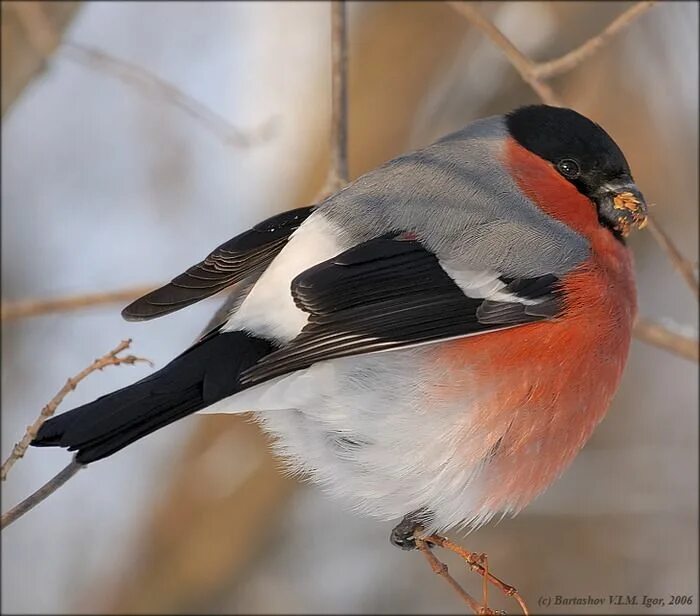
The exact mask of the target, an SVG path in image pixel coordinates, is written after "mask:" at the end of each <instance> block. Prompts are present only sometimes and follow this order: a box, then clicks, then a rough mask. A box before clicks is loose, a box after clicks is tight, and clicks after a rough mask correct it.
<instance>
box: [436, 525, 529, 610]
mask: <svg viewBox="0 0 700 616" xmlns="http://www.w3.org/2000/svg"><path fill="white" fill-rule="evenodd" d="M423 540H424V541H427V542H428V543H429V544H430V543H432V544H434V545H437V546H439V547H441V548H443V549H445V550H449V551H450V552H453V553H454V554H457V555H458V556H459V557H460V558H462V559H463V560H464V562H466V563H467V565H468V566H469V568H470V569H471V570H472V571H476V572H477V573H478V574H479V575H481V576H483V577H484V579H486V580H488V581H489V582H490V583H491V584H493V585H494V586H495V587H496V588H498V589H499V590H500V591H501V592H502V593H503V594H504V595H506V596H508V597H513V598H514V599H515V600H516V601H517V602H518V605H520V609H521V610H522V611H523V614H524V615H525V616H528V614H529V612H528V609H527V605H526V604H525V600H524V599H523V598H522V596H521V595H520V593H518V591H517V590H516V589H515V588H514V587H513V586H511V585H510V584H506V583H505V582H504V581H503V580H501V579H500V578H498V577H496V576H495V575H493V574H492V573H491V572H489V570H488V569H487V568H486V567H485V566H484V565H483V564H482V562H480V561H479V560H478V558H477V555H476V554H474V553H473V552H470V551H468V550H465V549H464V548H463V547H461V546H459V545H457V544H456V543H454V542H453V541H450V540H449V539H447V538H446V537H443V536H442V535H436V534H434V535H428V536H427V537H423ZM484 556H485V555H484Z"/></svg>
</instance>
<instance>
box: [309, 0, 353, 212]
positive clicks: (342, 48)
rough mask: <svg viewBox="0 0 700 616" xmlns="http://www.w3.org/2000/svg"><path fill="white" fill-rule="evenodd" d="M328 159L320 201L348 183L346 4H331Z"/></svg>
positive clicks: (342, 0)
mask: <svg viewBox="0 0 700 616" xmlns="http://www.w3.org/2000/svg"><path fill="white" fill-rule="evenodd" d="M331 89H332V93H331V157H330V166H329V168H328V175H327V176H326V181H325V183H324V185H323V188H322V189H321V192H320V193H319V195H318V196H317V197H316V199H315V200H316V201H320V200H322V199H324V198H325V197H327V196H328V195H329V194H332V193H334V192H336V191H337V190H340V189H341V188H342V187H343V186H345V184H347V183H348V28H347V7H346V5H345V0H333V2H331Z"/></svg>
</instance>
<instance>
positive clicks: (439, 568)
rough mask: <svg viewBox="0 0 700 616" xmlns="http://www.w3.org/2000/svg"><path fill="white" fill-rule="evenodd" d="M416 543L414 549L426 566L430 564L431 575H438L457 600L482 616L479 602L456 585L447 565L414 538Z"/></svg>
mask: <svg viewBox="0 0 700 616" xmlns="http://www.w3.org/2000/svg"><path fill="white" fill-rule="evenodd" d="M415 542H416V548H418V550H419V551H420V553H421V554H423V556H425V559H426V560H427V561H428V564H430V568H431V569H432V570H433V573H435V574H436V575H439V576H440V577H442V578H443V579H444V580H445V581H446V582H447V583H448V584H449V585H450V588H452V590H454V591H455V593H457V595H459V598H460V599H462V601H464V603H466V604H467V605H468V606H469V609H471V610H472V612H474V613H475V614H482V613H483V612H482V609H481V605H480V604H479V602H478V601H477V600H476V599H475V598H474V597H472V596H471V595H470V594H469V593H468V592H467V591H466V590H464V589H463V588H462V587H461V586H460V585H459V584H458V583H457V580H455V579H454V578H453V577H452V576H451V575H450V574H449V572H448V569H447V565H446V564H445V563H443V562H442V561H440V560H439V559H438V558H437V557H436V556H435V554H433V552H432V550H431V549H430V547H429V545H428V544H427V543H426V542H425V541H424V540H423V539H420V538H418V537H416V538H415Z"/></svg>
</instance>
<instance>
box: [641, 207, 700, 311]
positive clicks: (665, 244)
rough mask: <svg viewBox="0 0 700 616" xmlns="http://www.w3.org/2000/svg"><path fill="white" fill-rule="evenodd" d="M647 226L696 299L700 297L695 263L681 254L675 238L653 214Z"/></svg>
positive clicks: (649, 217) (648, 217) (648, 218)
mask: <svg viewBox="0 0 700 616" xmlns="http://www.w3.org/2000/svg"><path fill="white" fill-rule="evenodd" d="M647 226H648V227H649V231H650V232H651V234H652V235H653V236H654V239H655V240H656V242H657V243H658V244H659V246H661V249H662V250H663V251H664V252H665V253H666V256H667V257H668V258H669V260H670V261H671V264H672V265H673V267H674V268H676V271H678V273H679V274H680V275H681V276H682V277H683V280H685V282H686V284H687V285H688V287H689V288H690V290H691V291H692V292H693V295H695V299H698V295H699V290H698V279H697V277H696V276H695V266H694V265H693V263H692V262H691V261H690V260H689V259H686V258H685V257H684V256H683V255H682V254H681V251H680V250H678V248H676V245H675V244H674V243H673V240H671V238H670V237H669V236H668V235H667V233H666V232H665V231H664V230H663V228H662V227H661V225H659V223H658V222H657V221H656V220H655V219H654V218H652V217H651V216H647Z"/></svg>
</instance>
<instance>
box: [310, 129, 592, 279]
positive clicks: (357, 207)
mask: <svg viewBox="0 0 700 616" xmlns="http://www.w3.org/2000/svg"><path fill="white" fill-rule="evenodd" d="M506 136H507V133H506V128H505V123H504V120H503V117H502V116H494V117H491V118H486V119H483V120H479V121H476V122H473V123H471V124H469V125H468V126H467V127H465V128H463V129H462V130H460V131H457V132H455V133H452V134H450V135H447V136H446V137H443V138H442V139H440V140H439V141H437V142H436V143H434V144H432V145H430V146H428V147H426V148H423V149H421V150H417V151H415V152H412V153H409V154H405V155H403V156H400V157H398V158H395V159H393V160H391V161H389V162H388V163H386V164H384V165H382V166H381V167H379V168H377V169H375V170H373V171H370V172H369V173H367V174H365V175H363V176H361V177H360V178H358V179H357V180H356V181H355V182H353V183H352V184H350V185H348V186H347V187H345V188H344V189H343V190H341V191H339V192H338V193H336V194H334V195H331V196H330V197H329V198H328V199H326V201H324V202H323V203H322V204H321V206H320V208H319V210H320V211H321V212H322V213H323V214H324V215H326V216H327V217H328V218H329V219H331V220H332V221H334V222H335V223H336V224H338V226H339V227H340V228H341V229H342V230H343V232H344V233H346V234H347V237H346V238H344V239H345V240H346V241H347V243H348V245H352V244H354V243H357V242H361V241H365V240H369V239H372V238H374V237H377V236H380V235H383V234H385V233H389V232H392V231H398V230H411V231H415V232H416V233H417V234H418V236H419V238H420V239H421V241H422V242H423V244H424V245H425V246H426V247H427V248H429V249H430V250H432V251H433V252H435V253H436V254H437V255H438V257H440V259H441V260H442V261H443V262H446V263H453V264H454V265H455V266H459V267H462V268H468V269H470V270H489V271H494V272H499V273H503V274H507V275H509V276H522V277H534V276H539V275H542V274H546V273H552V274H555V275H562V274H564V273H566V272H568V271H569V270H570V269H571V268H573V267H575V266H576V265H578V264H579V263H580V262H581V261H583V260H584V259H585V258H586V257H587V256H588V253H589V245H588V242H587V240H586V239H585V238H584V237H582V236H581V235H579V234H577V233H576V232H574V231H573V230H571V229H570V228H569V227H567V226H566V225H564V224H563V223H560V222H558V221H556V220H554V219H552V218H550V217H549V216H547V215H546V214H545V213H544V212H542V211H541V210H540V209H539V208H538V207H537V206H536V205H535V204H534V203H533V202H532V201H530V200H529V199H528V198H527V197H526V196H525V195H524V194H523V193H522V192H521V191H520V189H519V188H518V187H517V185H516V184H515V181H514V180H513V178H512V177H511V176H510V175H509V174H508V173H507V172H506V170H505V168H504V166H503V163H502V162H501V161H502V151H503V147H504V145H505V141H506Z"/></svg>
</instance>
